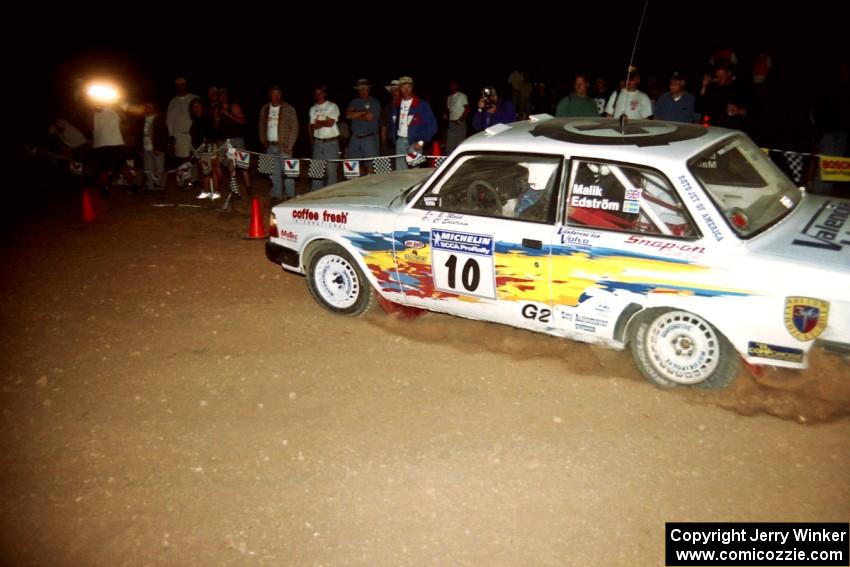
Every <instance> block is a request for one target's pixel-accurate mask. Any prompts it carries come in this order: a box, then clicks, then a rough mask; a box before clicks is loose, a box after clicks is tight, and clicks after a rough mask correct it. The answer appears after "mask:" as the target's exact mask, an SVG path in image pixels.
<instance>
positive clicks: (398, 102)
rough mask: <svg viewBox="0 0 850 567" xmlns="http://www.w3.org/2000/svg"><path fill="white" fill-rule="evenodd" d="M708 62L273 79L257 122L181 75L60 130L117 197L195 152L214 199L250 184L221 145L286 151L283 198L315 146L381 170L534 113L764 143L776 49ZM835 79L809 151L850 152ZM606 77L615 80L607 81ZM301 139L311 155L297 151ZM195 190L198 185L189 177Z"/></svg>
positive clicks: (814, 118)
mask: <svg viewBox="0 0 850 567" xmlns="http://www.w3.org/2000/svg"><path fill="white" fill-rule="evenodd" d="M708 64H709V66H708V67H707V68H706V71H705V72H704V73H703V74H701V75H693V74H691V75H689V74H688V73H687V72H686V71H685V70H684V69H672V70H671V71H670V72H669V73H668V74H667V75H666V76H664V77H662V80H661V81H659V80H658V77H657V76H650V77H648V78H647V79H648V80H646V81H645V82H643V81H644V79H643V78H642V76H641V73H640V71H639V70H638V69H637V68H636V67H633V66H632V67H629V69H628V70H626V72H624V74H623V76H622V77H621V79H620V80H619V82H618V83H614V82H611V81H609V78H606V77H603V76H596V75H591V74H588V73H584V72H582V73H577V74H575V75H573V76H571V77H569V78H567V77H560V79H559V80H558V81H556V82H555V84H556V85H558V86H566V85H569V86H570V89H569V92H565V91H566V90H567V89H564V90H562V91H561V92H560V93H559V92H558V90H560V89H556V88H552V86H551V85H550V84H547V82H546V81H545V80H542V78H540V77H538V78H537V79H538V80H535V78H534V77H531V76H529V74H527V73H526V72H524V71H523V70H521V69H515V70H513V71H512V72H511V73H510V74H509V75H508V77H507V80H506V81H505V82H504V83H499V82H498V81H492V84H489V85H485V86H484V87H483V88H481V89H480V91H479V90H478V89H475V91H473V92H469V91H465V89H464V85H463V84H462V81H461V80H460V79H458V78H452V79H450V80H449V81H447V83H446V87H447V95H446V96H444V97H439V98H436V97H433V96H421V95H420V94H419V93H418V92H417V88H416V86H417V85H416V84H415V83H414V80H413V78H412V77H410V76H401V77H399V78H398V79H393V80H391V81H388V82H387V83H386V84H384V85H380V86H375V85H373V84H372V83H371V81H369V80H368V79H358V80H356V81H352V83H353V84H351V87H350V88H351V90H350V91H348V94H347V95H345V94H344V93H342V92H338V91H335V92H334V93H333V95H330V94H329V89H328V88H327V87H326V86H324V85H316V86H315V87H314V88H313V91H312V94H313V100H314V103H313V105H312V106H310V107H309V108H308V109H301V110H299V111H297V110H296V108H295V107H294V106H293V105H292V104H290V103H288V102H286V98H287V95H292V94H293V93H291V92H288V91H287V87H286V86H285V85H278V84H275V85H271V86H270V87H269V88H268V90H267V93H266V95H267V102H266V104H264V105H263V106H261V107H260V108H258V109H256V112H257V114H256V115H255V116H257V119H256V120H249V118H248V116H249V115H250V114H251V113H252V109H249V108H245V107H244V106H243V105H242V104H241V102H240V101H239V100H235V99H233V98H232V97H231V91H230V89H228V88H225V87H222V86H208V88H207V89H206V91H205V92H206V95H205V96H199V95H196V94H194V93H192V92H191V91H190V89H189V82H188V80H187V78H186V77H183V76H181V77H177V78H176V80H175V81H174V94H173V96H172V97H171V98H170V100H169V102H168V104H167V107H166V110H165V112H162V111H161V110H160V107H159V105H158V104H157V103H156V102H155V101H153V100H148V101H145V102H144V103H143V104H142V105H138V106H135V107H131V108H128V106H127V105H124V106H123V108H122V109H118V108H112V107H102V106H101V107H90V108H86V107H85V104H84V100H85V99H84V97H81V96H80V95H79V93H75V95H74V96H73V97H69V104H68V105H66V111H65V112H63V113H62V114H61V116H59V117H57V118H56V119H55V121H54V122H53V124H52V126H51V128H50V133H51V134H52V135H53V136H54V141H55V142H56V145H57V146H58V147H59V148H60V151H61V152H63V153H64V154H66V155H68V156H70V157H72V158H73V159H74V160H78V161H88V162H89V163H92V164H94V169H95V170H96V173H97V174H98V178H99V180H100V183H101V187H102V191H103V192H104V194H108V191H109V185H110V183H111V179H112V178H111V175H113V174H117V173H120V174H121V176H122V177H123V178H125V179H126V182H127V184H128V185H130V187H131V188H136V187H144V188H145V189H146V190H148V191H164V190H165V188H166V185H167V183H166V182H167V178H168V175H167V172H168V170H169V168H174V167H177V166H179V165H181V164H184V163H196V164H197V167H196V168H195V173H194V175H193V179H194V181H195V183H199V184H200V190H201V195H203V196H208V195H212V196H215V195H216V194H217V191H220V190H221V188H222V187H225V186H226V187H227V188H228V189H229V191H230V192H231V194H232V196H234V197H236V198H238V197H239V196H240V195H241V193H242V191H243V190H245V191H248V192H249V193H250V192H251V191H252V190H253V185H252V177H251V175H250V174H249V172H248V171H246V170H241V171H242V173H241V187H240V181H239V177H240V173H239V171H240V169H239V168H237V167H236V164H235V163H234V161H233V160H231V159H227V156H226V155H225V152H223V151H222V150H223V148H224V147H225V145H228V146H231V147H233V148H237V149H249V150H252V151H256V152H262V153H265V154H268V155H270V156H274V157H275V158H276V159H274V160H273V163H274V167H273V172H272V174H271V196H272V198H273V199H274V200H276V201H280V200H285V199H288V198H291V197H293V196H294V195H295V187H294V183H293V180H292V179H291V178H288V177H285V176H284V175H283V171H282V165H281V164H282V161H281V160H283V159H285V158H292V157H306V155H305V154H306V152H307V151H308V152H309V156H310V157H311V158H312V159H315V160H338V159H340V158H343V157H344V158H346V159H359V160H363V161H362V162H361V173H362V174H369V173H372V172H373V171H374V168H373V164H372V161H371V160H368V159H366V158H372V157H376V156H379V155H392V156H397V157H396V159H395V162H396V163H395V165H396V168H397V169H400V168H406V167H408V165H409V159H407V157H406V156H407V155H408V154H410V153H414V154H415V153H420V154H421V153H427V152H428V150H429V149H430V148H431V145H430V144H432V143H433V142H435V141H439V142H440V143H443V144H444V148H445V149H444V151H445V152H447V153H450V152H452V151H454V149H456V148H457V146H458V145H459V144H460V143H461V142H462V141H463V140H464V139H465V138H466V137H467V136H468V135H470V134H474V133H476V132H480V131H482V130H485V129H487V128H489V127H491V126H494V125H496V124H500V123H510V122H514V121H516V120H521V119H526V118H527V117H528V116H530V115H532V114H542V113H547V114H552V115H554V116H570V117H598V116H611V117H615V118H618V117H620V116H622V115H625V116H627V117H628V118H629V119H659V120H667V121H675V122H692V123H701V124H705V125H712V126H722V127H727V128H734V129H738V130H742V131H744V132H746V133H748V134H749V135H750V136H751V137H753V138H754V139H755V140H756V142H757V143H760V144H765V143H768V144H770V143H772V142H773V140H771V136H772V135H771V125H772V123H773V121H774V120H776V119H780V116H772V115H771V113H774V112H777V111H778V112H781V104H778V103H776V100H777V96H776V94H777V93H774V92H772V91H771V88H772V85H771V82H770V78H769V77H770V69H771V66H772V60H771V58H770V57H769V56H767V55H765V54H759V55H758V56H757V57H756V59H755V61H754V65H753V70H752V73H750V74H749V75H748V76H747V77H746V79H741V78H739V77H738V76H737V72H736V69H738V68H739V67H740V65H738V61H737V57H736V55H735V53H734V52H733V51H731V50H721V51H718V52H717V53H715V54H714V55H713V56H712V57H711V58H710V60H709V62H708ZM830 80H831V81H833V83H834V84H831V85H830V87H829V88H828V89H824V91H823V93H822V95H821V96H819V97H817V100H816V102H815V104H814V106H813V108H812V109H811V112H810V116H809V124H808V126H809V132H810V139H811V142H812V145H811V148H810V149H812V150H813V151H815V152H825V153H826V152H828V153H830V154H831V155H839V156H840V155H846V154H847V151H848V142H847V137H848V134H847V133H848V124H850V110H848V105H850V93H848V66H847V64H844V65H842V66H841V67H840V68H839V69H838V70H837V73H835V75H834V77H831V78H830ZM609 84H611V85H615V84H616V86H617V88H615V89H609ZM430 86H431V87H433V85H430ZM428 94H430V92H428ZM305 138H306V139H305ZM255 141H256V144H254V143H253V142H255ZM299 141H300V146H299ZM308 145H309V150H307V146H308ZM297 146H298V149H300V150H301V151H305V150H306V151H305V154H300V155H296V153H297ZM807 149H809V148H807ZM326 163H327V164H328V166H327V167H326V168H325V175H324V178H314V179H312V182H311V190H315V189H318V188H320V187H323V186H325V185H327V184H332V183H335V182H336V181H337V176H338V167H337V165H338V164H337V162H333V161H327V162H326ZM191 187H192V183H191V182H190V183H187V184H185V187H184V188H191Z"/></svg>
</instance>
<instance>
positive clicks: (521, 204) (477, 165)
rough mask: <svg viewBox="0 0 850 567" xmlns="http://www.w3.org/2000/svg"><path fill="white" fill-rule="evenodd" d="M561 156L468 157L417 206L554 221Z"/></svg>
mask: <svg viewBox="0 0 850 567" xmlns="http://www.w3.org/2000/svg"><path fill="white" fill-rule="evenodd" d="M561 163H562V158H561V157H551V156H532V155H518V154H485V155H470V156H462V157H461V158H459V159H458V160H457V161H456V162H455V164H454V166H453V167H452V168H451V170H450V171H449V172H448V173H447V174H446V175H445V176H444V177H443V179H442V180H441V181H439V182H438V183H437V184H436V185H435V186H434V187H433V188H432V189H431V190H429V191H427V192H426V193H425V194H424V195H422V197H420V199H419V201H418V202H417V204H416V206H417V208H425V209H430V210H439V211H445V212H451V213H460V214H470V215H477V216H487V217H495V218H506V219H519V220H527V221H532V222H546V223H554V217H555V214H554V209H555V204H554V196H555V194H556V192H557V190H558V181H559V179H560V175H559V173H560V169H561Z"/></svg>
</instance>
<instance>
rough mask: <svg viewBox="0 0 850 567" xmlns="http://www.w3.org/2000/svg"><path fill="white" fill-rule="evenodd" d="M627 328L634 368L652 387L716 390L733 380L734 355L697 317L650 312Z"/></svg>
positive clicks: (712, 329)
mask: <svg viewBox="0 0 850 567" xmlns="http://www.w3.org/2000/svg"><path fill="white" fill-rule="evenodd" d="M630 327H631V328H630V331H631V333H630V337H631V348H632V355H633V356H634V359H635V362H636V363H637V367H638V369H639V370H640V371H641V373H642V374H643V375H644V376H645V377H646V378H647V379H648V380H649V381H650V382H652V383H653V384H655V385H656V386H660V387H662V388H673V387H688V388H706V389H719V388H725V387H726V386H728V385H729V384H730V383H731V382H732V380H734V379H735V374H736V373H737V371H738V358H739V357H738V353H737V352H736V351H735V349H734V348H732V344H731V343H730V342H729V341H728V340H727V339H726V337H724V336H723V335H722V334H721V333H720V332H719V331H718V330H717V329H715V328H714V326H712V325H711V323H709V322H708V321H706V320H705V319H703V318H702V317H700V316H698V315H694V314H693V313H689V312H687V311H677V310H673V309H650V310H648V311H646V312H645V313H643V314H641V315H640V316H639V317H638V318H637V320H636V321H634V322H633V323H632V325H631V326H630Z"/></svg>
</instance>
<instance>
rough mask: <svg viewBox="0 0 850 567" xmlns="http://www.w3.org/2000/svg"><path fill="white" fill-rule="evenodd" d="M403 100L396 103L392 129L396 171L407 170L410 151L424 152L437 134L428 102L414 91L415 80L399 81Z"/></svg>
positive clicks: (401, 79)
mask: <svg viewBox="0 0 850 567" xmlns="http://www.w3.org/2000/svg"><path fill="white" fill-rule="evenodd" d="M398 85H399V88H400V89H401V100H399V101H398V103H394V107H393V127H392V128H390V136H391V140H392V141H393V142H394V143H395V151H396V154H401V157H398V158H396V169H407V167H408V166H407V160H405V158H404V156H405V155H406V154H407V153H408V152H409V151H411V150H412V151H416V152H422V151H423V147H424V144H425V143H426V142H430V141H431V139H432V138H433V137H434V135H435V134H436V133H437V119H436V118H434V113H433V111H432V110H431V105H430V104H428V102H427V101H425V100H423V99H421V98H419V97H418V96H417V95H416V94H415V92H414V90H413V79H411V78H410V77H401V78H400V79H399V80H398Z"/></svg>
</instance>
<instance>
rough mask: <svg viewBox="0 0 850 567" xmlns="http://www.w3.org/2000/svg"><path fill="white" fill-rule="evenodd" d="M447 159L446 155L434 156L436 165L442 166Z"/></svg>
mask: <svg viewBox="0 0 850 567" xmlns="http://www.w3.org/2000/svg"><path fill="white" fill-rule="evenodd" d="M444 161H446V156H439V157H436V158H434V167H440V166H441V165H443V162H444Z"/></svg>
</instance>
